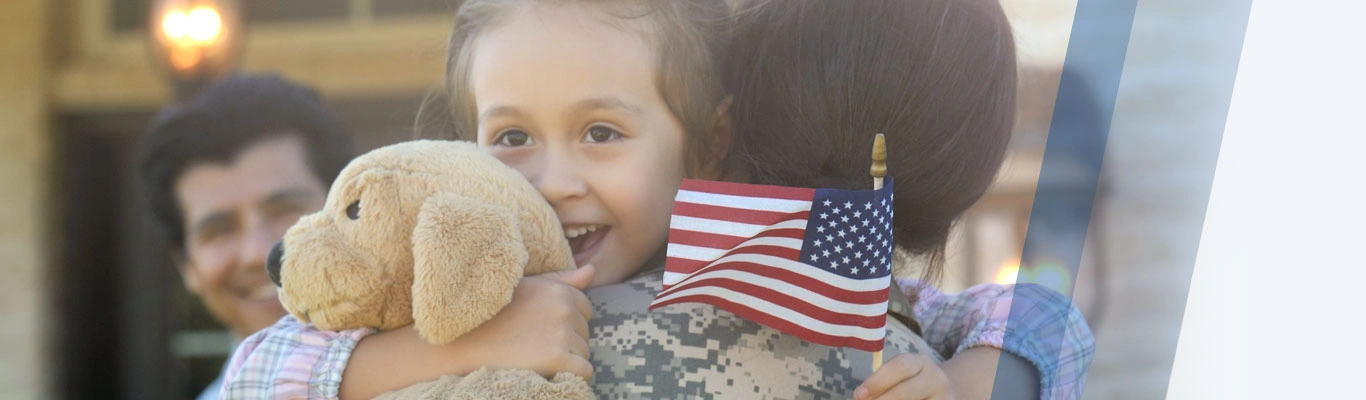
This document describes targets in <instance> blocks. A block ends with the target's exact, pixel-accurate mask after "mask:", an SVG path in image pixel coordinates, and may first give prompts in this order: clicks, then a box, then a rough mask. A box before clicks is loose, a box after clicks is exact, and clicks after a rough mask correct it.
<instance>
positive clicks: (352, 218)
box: [266, 140, 593, 399]
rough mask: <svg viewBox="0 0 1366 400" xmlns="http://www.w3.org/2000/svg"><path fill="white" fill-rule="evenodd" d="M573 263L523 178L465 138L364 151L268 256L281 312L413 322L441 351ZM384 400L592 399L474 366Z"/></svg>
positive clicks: (561, 380)
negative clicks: (524, 283) (523, 288)
mask: <svg viewBox="0 0 1366 400" xmlns="http://www.w3.org/2000/svg"><path fill="white" fill-rule="evenodd" d="M572 268H574V259H573V255H572V252H571V250H570V248H569V244H568V241H567V240H566V239H565V237H564V232H563V230H562V229H561V227H560V222H559V219H558V218H557V217H556V216H555V212H554V210H553V209H551V208H550V205H549V204H547V203H546V202H545V200H544V199H543V198H542V197H541V195H540V193H539V192H538V191H537V190H536V189H535V188H533V187H532V186H531V184H530V183H529V182H527V180H526V178H524V177H523V176H522V175H521V174H520V173H518V172H517V171H516V170H513V169H512V168H510V167H508V166H505V165H503V164H502V163H501V162H499V161H498V159H496V158H494V157H492V156H490V155H488V154H485V153H484V152H482V151H480V150H479V149H477V148H476V146H475V145H474V144H472V143H469V142H456V141H427V140H419V141H411V142H404V143H399V144H394V145H389V146H386V147H381V148H378V149H375V150H372V151H370V152H368V153H365V154H363V155H361V156H360V157H357V158H356V159H355V160H352V161H351V163H350V164H348V165H347V166H346V168H344V169H343V170H342V171H341V173H340V175H338V177H337V180H336V182H334V183H333V184H332V188H331V190H330V191H329V192H328V194H327V200H326V202H325V203H324V206H323V209H322V210H321V211H318V212H317V213H314V214H310V215H307V216H304V217H302V218H300V219H299V221H298V222H297V223H296V224H295V225H294V226H292V227H291V228H290V229H289V230H288V232H286V234H285V236H284V239H283V240H282V241H281V242H279V243H278V244H277V245H276V246H275V248H273V249H272V250H271V253H270V255H269V257H268V261H267V267H266V269H267V273H268V274H269V275H270V278H271V280H273V281H274V282H275V283H276V285H278V286H279V287H280V290H279V298H280V302H281V303H282V304H283V305H284V307H285V309H286V310H288V311H289V313H290V314H292V315H293V316H294V317H295V318H298V320H299V321H301V322H304V323H312V324H314V325H315V326H317V327H318V328H320V329H325V330H343V329H355V328H375V329H379V330H389V329H394V328H399V327H403V326H406V325H410V324H411V325H413V326H414V327H415V328H416V330H417V332H418V333H419V335H420V336H422V338H424V339H426V340H427V341H429V342H431V343H433V344H446V343H450V342H451V341H453V340H455V339H456V338H458V337H460V335H462V334H465V333H466V332H469V331H470V330H473V329H474V328H476V327H478V326H479V325H480V324H482V323H484V322H485V321H487V320H489V319H490V318H492V317H493V316H494V314H496V313H498V311H499V310H501V309H502V308H503V307H504V306H506V305H507V304H508V303H509V302H510V301H511V299H512V293H513V289H514V288H515V287H516V286H517V283H518V281H519V280H520V279H521V278H522V277H523V276H526V275H534V274H539V273H544V272H551V271H558V270H564V269H572ZM384 397H385V398H423V399H439V398H445V399H501V398H517V399H524V398H525V399H533V398H534V399H591V398H593V394H592V391H591V389H589V386H588V384H587V382H585V381H584V380H583V379H582V378H580V377H578V376H576V375H573V374H569V373H567V372H562V373H560V374H558V375H556V376H555V377H554V378H553V379H550V380H547V379H545V378H543V377H541V376H539V375H537V374H536V373H535V372H532V371H529V370H497V371H490V370H487V369H481V370H478V371H476V372H474V373H471V374H470V375H467V376H465V377H455V376H448V377H443V378H442V379H439V380H436V381H431V382H426V383H422V384H418V385H415V386H413V387H409V388H407V389H401V390H398V391H395V392H390V393H388V394H386V395H385V396H384Z"/></svg>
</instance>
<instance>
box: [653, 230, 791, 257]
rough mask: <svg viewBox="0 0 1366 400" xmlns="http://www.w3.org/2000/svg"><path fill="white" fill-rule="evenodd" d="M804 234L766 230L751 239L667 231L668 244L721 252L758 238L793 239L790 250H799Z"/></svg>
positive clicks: (705, 233) (695, 232)
mask: <svg viewBox="0 0 1366 400" xmlns="http://www.w3.org/2000/svg"><path fill="white" fill-rule="evenodd" d="M805 234H806V232H805V231H802V230H800V229H771V230H767V231H763V232H760V233H759V234H757V235H754V236H751V237H739V236H726V235H717V234H713V233H708V232H697V231H685V230H682V229H670V230H669V243H676V244H681V245H685V246H695V247H705V248H709V249H717V250H722V249H728V248H733V247H736V246H739V245H741V244H744V243H745V242H748V241H751V240H754V239H758V238H775V239H777V238H785V239H793V240H796V241H797V242H796V243H797V244H796V245H795V246H791V247H792V248H795V249H801V243H802V238H803V236H804V235H805ZM720 257H721V256H719V255H718V256H716V257H712V258H709V259H701V258H693V259H694V260H707V261H711V260H715V259H717V258H720Z"/></svg>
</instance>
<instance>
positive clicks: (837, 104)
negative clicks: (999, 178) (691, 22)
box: [722, 0, 1016, 279]
mask: <svg viewBox="0 0 1366 400" xmlns="http://www.w3.org/2000/svg"><path fill="white" fill-rule="evenodd" d="M737 18H738V21H737V24H736V30H735V34H734V37H733V41H732V43H731V48H730V55H729V57H727V60H728V62H729V63H728V64H727V66H726V68H725V69H724V70H723V73H722V76H723V81H724V83H725V86H726V89H727V90H728V91H729V93H731V95H732V96H733V101H734V103H733V105H732V108H731V116H732V128H733V130H734V131H735V132H736V135H735V136H734V139H733V140H732V141H731V145H730V146H729V149H728V150H729V154H728V156H727V161H726V164H725V165H726V166H727V172H728V173H729V174H730V175H732V176H740V177H743V179H747V180H748V181H750V182H752V183H762V184H775V185H784V186H802V187H828V188H865V189H866V188H867V186H868V185H869V182H870V178H869V172H868V170H869V163H870V157H869V153H870V149H871V146H872V143H873V136H874V135H876V134H878V133H884V134H886V136H887V167H888V173H889V175H891V176H894V177H895V178H896V187H895V192H896V204H895V212H896V222H895V227H894V233H895V234H894V236H895V242H896V243H897V245H899V246H900V247H902V248H904V249H906V250H909V251H910V252H912V253H915V254H921V255H928V256H930V257H929V258H930V260H931V263H930V268H929V269H928V270H927V271H926V272H927V275H928V276H927V277H929V278H931V279H933V277H934V276H935V274H936V273H937V271H938V265H939V262H938V261H939V260H940V259H942V254H943V252H944V246H945V243H946V242H947V240H948V234H949V228H950V226H951V225H952V223H953V221H954V220H955V219H957V218H958V216H959V215H961V214H962V213H963V212H964V211H966V210H967V208H968V207H969V206H971V205H972V204H973V203H975V202H976V201H977V199H978V198H979V197H981V195H982V194H983V193H984V192H985V190H986V188H987V186H988V185H989V184H990V183H991V182H992V180H993V178H994V177H995V175H996V172H997V170H998V169H999V168H1000V165H1001V163H1002V160H1003V158H1004V154H1005V149H1006V145H1007V143H1008V142H1009V137H1010V132H1011V129H1012V126H1013V123H1014V110H1015V90H1016V88H1015V81H1016V69H1015V48H1014V42H1013V39H1012V36H1011V32H1010V25H1009V24H1008V23H1007V21H1006V17H1005V13H1004V12H1003V11H1002V9H1001V6H1000V4H999V3H998V2H997V1H995V0H868V1H825V0H792V1H764V0H754V1H747V2H742V4H741V5H740V6H739V9H738V11H737Z"/></svg>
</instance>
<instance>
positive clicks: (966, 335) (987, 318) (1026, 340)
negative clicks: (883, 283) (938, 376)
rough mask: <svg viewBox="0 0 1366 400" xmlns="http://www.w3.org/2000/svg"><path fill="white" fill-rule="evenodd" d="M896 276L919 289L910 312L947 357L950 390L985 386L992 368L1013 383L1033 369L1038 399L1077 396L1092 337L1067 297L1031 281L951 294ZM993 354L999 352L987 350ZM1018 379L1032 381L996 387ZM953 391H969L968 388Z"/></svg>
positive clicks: (908, 288)
mask: <svg viewBox="0 0 1366 400" xmlns="http://www.w3.org/2000/svg"><path fill="white" fill-rule="evenodd" d="M897 283H898V284H899V285H900V286H901V287H902V290H903V291H904V292H906V293H919V300H918V301H916V304H915V311H914V314H915V315H914V316H915V318H916V320H917V321H920V323H921V326H922V329H923V331H924V332H923V333H924V338H925V340H926V341H928V342H929V343H930V345H931V346H934V347H935V348H936V349H937V350H938V351H939V352H940V353H941V354H943V355H944V356H945V357H946V358H948V360H947V361H946V362H945V364H944V367H943V369H944V371H945V373H946V375H948V377H949V381H950V382H951V385H952V386H953V387H954V389H955V391H956V392H958V391H964V392H969V391H979V390H976V389H981V388H982V387H983V386H985V387H990V386H991V384H992V383H993V382H995V381H996V380H995V375H996V372H997V371H1000V372H1001V373H1002V374H1003V375H1002V378H1010V379H1008V380H1004V381H1002V382H1010V381H1012V380H1013V381H1014V382H1020V379H1021V377H1030V376H1032V375H1033V373H1037V374H1038V375H1037V376H1038V384H1039V386H1038V388H1039V394H1040V398H1043V399H1054V398H1075V397H1077V396H1080V394H1081V389H1082V387H1083V386H1084V385H1085V383H1086V371H1087V369H1089V368H1090V364H1091V359H1092V357H1093V356H1094V354H1095V338H1094V337H1093V336H1092V335H1091V330H1090V328H1089V327H1087V325H1086V321H1085V319H1083V318H1082V315H1081V312H1080V311H1079V310H1078V309H1077V308H1076V306H1074V305H1073V304H1072V301H1071V299H1070V298H1067V297H1066V296H1063V295H1062V294H1061V293H1058V292H1056V291H1053V290H1051V289H1048V288H1045V287H1043V286H1040V285H1035V284H1018V285H992V284H986V285H978V286H973V287H971V288H969V289H968V290H965V291H964V292H963V293H960V294H958V295H952V296H951V295H945V294H943V293H942V292H939V290H938V289H935V288H934V287H932V286H930V285H926V284H924V283H923V282H920V281H918V280H915V279H898V280H897ZM1012 307H1014V308H1016V311H1015V313H1016V315H1015V319H1014V320H1013V321H1009V322H1010V323H1011V325H1012V329H1011V334H1010V335H1006V323H1007V321H1008V320H1009V319H1010V313H1011V309H1012ZM994 349H1001V350H1003V351H1004V353H1000V352H999V351H996V350H994ZM996 354H1001V355H1003V356H1004V357H993V356H995V355H996ZM1017 357H1018V358H1017ZM1020 359H1023V360H1025V361H1027V362H1028V364H1025V363H1021V362H1019V360H1020ZM996 360H1000V362H1001V364H1000V365H999V366H998V365H997V364H996ZM1030 364H1032V365H1030ZM1030 366H1032V367H1033V368H1034V369H1035V370H1034V371H1030V370H1029V369H1030V368H1029V367H1030ZM998 367H999V368H1000V369H998ZM988 372H989V373H988ZM983 380H987V382H983ZM1012 386H1014V385H1012ZM1026 386H1033V385H1028V384H1021V385H1020V386H1016V387H1012V388H1002V389H1008V390H1007V391H1002V393H1008V392H1018V391H1019V390H1020V389H1021V388H1022V387H1026ZM959 387H963V388H964V389H959ZM969 387H971V388H976V389H968V388H969ZM959 395H960V396H963V398H977V396H973V393H959ZM985 395H990V392H987V393H985ZM981 398H985V397H981Z"/></svg>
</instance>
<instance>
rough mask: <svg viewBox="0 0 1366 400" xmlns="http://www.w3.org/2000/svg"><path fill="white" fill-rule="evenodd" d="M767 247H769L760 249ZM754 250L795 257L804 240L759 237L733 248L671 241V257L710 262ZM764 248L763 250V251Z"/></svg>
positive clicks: (800, 249)
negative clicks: (718, 247)
mask: <svg viewBox="0 0 1366 400" xmlns="http://www.w3.org/2000/svg"><path fill="white" fill-rule="evenodd" d="M759 247H767V248H768V249H760V248H759ZM750 250H753V251H752V252H755V253H762V254H768V255H773V256H778V257H783V258H792V259H795V258H797V257H799V256H801V251H802V240H801V239H792V238H783V237H759V238H754V239H750V240H746V241H745V242H744V243H741V244H739V245H736V246H735V247H733V248H728V249H727V248H723V249H717V248H711V247H701V246H693V245H689V244H682V243H670V244H669V247H668V251H669V253H668V254H669V257H673V258H679V259H684V260H692V261H699V262H703V263H709V262H712V261H715V260H716V259H719V258H722V257H725V256H728V255H731V254H737V253H743V252H751V251H750ZM761 250H763V251H761Z"/></svg>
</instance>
